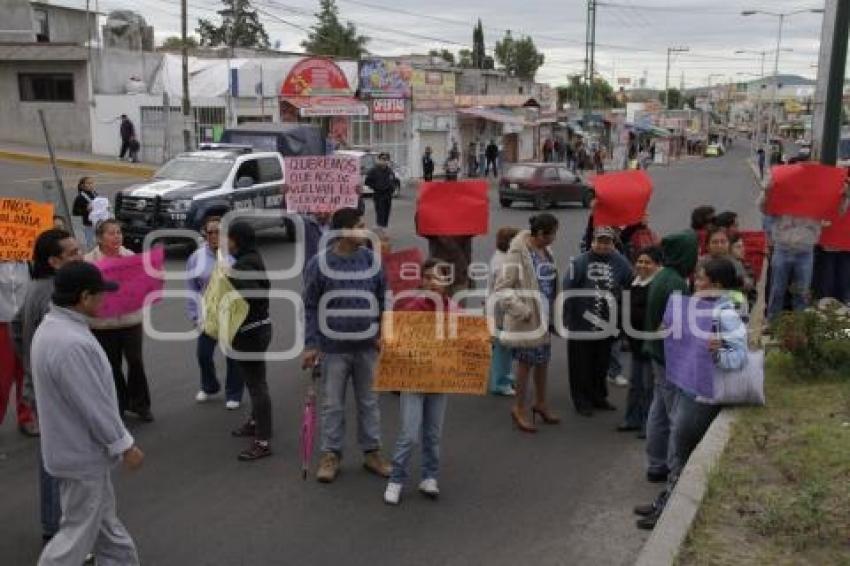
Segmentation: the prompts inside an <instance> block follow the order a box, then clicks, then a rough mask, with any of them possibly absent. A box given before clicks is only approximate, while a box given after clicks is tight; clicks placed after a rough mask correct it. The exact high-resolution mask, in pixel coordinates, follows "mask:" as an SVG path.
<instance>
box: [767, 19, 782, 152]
mask: <svg viewBox="0 0 850 566" xmlns="http://www.w3.org/2000/svg"><path fill="white" fill-rule="evenodd" d="M784 25H785V14H779V33H778V34H777V36H776V58H775V59H774V62H773V90H772V92H771V95H770V115H769V116H768V122H767V143H768V144H769V143H770V137H771V136H772V135H773V128H774V126H775V123H776V94H777V91H778V89H779V51H780V50H781V49H782V26H784Z"/></svg>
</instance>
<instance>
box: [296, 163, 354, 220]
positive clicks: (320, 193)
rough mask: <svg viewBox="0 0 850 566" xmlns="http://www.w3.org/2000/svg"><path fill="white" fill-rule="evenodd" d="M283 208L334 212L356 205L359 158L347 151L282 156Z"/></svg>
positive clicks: (297, 210) (302, 211)
mask: <svg viewBox="0 0 850 566" xmlns="http://www.w3.org/2000/svg"><path fill="white" fill-rule="evenodd" d="M284 161H285V167H286V171H285V179H286V186H285V187H284V191H285V192H286V210H287V211H288V212H291V213H298V214H304V213H310V212H335V211H337V210H339V209H340V208H357V199H358V194H357V190H358V188H359V185H360V161H359V160H358V158H357V157H354V156H347V155H315V156H305V157H287V158H285V160H284Z"/></svg>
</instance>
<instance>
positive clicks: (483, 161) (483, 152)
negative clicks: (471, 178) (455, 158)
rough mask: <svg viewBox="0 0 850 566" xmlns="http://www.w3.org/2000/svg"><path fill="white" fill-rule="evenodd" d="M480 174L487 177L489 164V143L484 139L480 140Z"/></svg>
mask: <svg viewBox="0 0 850 566" xmlns="http://www.w3.org/2000/svg"><path fill="white" fill-rule="evenodd" d="M477 155H478V176H479V177H486V176H487V172H486V166H487V144H485V143H484V140H479V141H478V153H477Z"/></svg>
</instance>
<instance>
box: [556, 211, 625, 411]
mask: <svg viewBox="0 0 850 566" xmlns="http://www.w3.org/2000/svg"><path fill="white" fill-rule="evenodd" d="M616 237H617V234H616V231H615V230H614V229H613V228H611V227H608V226H600V227H597V228H596V229H595V230H594V232H593V242H592V244H591V248H590V251H588V252H585V253H583V254H581V255H579V256H578V257H576V258H574V259H573V261H572V264H571V266H570V270H569V272H568V273H567V275H566V276H565V277H564V289H565V290H567V289H569V290H582V293H583V296H580V297H575V298H571V299H568V300H567V301H566V302H565V303H564V321H565V323H566V326H567V330H568V335H567V347H568V362H569V372H570V393H571V395H572V399H573V405H574V406H575V409H576V412H577V413H578V414H579V415H581V416H584V417H589V416H592V415H593V410H594V409H596V410H603V411H614V410H616V407H614V405H612V404H611V403H610V402H609V401H608V387H607V385H606V377H607V375H608V369H609V366H610V363H611V345H612V343H613V342H614V337H613V336H609V335H606V330H605V328H604V327H603V324H604V323H605V322H606V321H610V320H611V317H612V315H613V314H614V313H613V312H612V309H611V306H610V303H612V302H614V303H616V304H617V305H620V304H622V291H623V289H624V288H626V286H628V284H629V283H630V282H631V281H632V275H633V274H632V266H631V265H630V264H629V262H628V260H627V259H626V258H625V257H623V256H622V255H621V254H620V253H619V252H618V251H617V250H616V248H615V247H614V241H615V239H616ZM587 293H592V295H588V294H587ZM615 308H616V307H615ZM588 317H589V318H590V319H594V318H595V319H596V320H598V321H599V322H598V323H593V322H591V321H590V320H588ZM573 333H579V334H577V335H575V336H573ZM583 335H584V336H583Z"/></svg>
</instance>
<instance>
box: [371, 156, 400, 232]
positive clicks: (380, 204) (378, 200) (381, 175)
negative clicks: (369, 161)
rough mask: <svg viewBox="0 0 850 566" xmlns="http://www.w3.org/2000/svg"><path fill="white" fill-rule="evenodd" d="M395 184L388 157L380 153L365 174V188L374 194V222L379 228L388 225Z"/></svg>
mask: <svg viewBox="0 0 850 566" xmlns="http://www.w3.org/2000/svg"><path fill="white" fill-rule="evenodd" d="M395 184H396V178H395V173H393V170H392V169H391V168H390V156H389V154H386V153H382V154H380V155H378V160H377V162H376V163H375V166H374V167H372V169H370V170H369V173H367V174H366V186H367V187H369V188H370V189H372V191H373V192H374V194H373V195H372V199H373V200H374V201H375V216H376V217H377V219H376V222H377V224H378V226H380V227H381V228H386V227H387V226H389V224H390V210H391V209H392V205H393V191H394V190H395Z"/></svg>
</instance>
